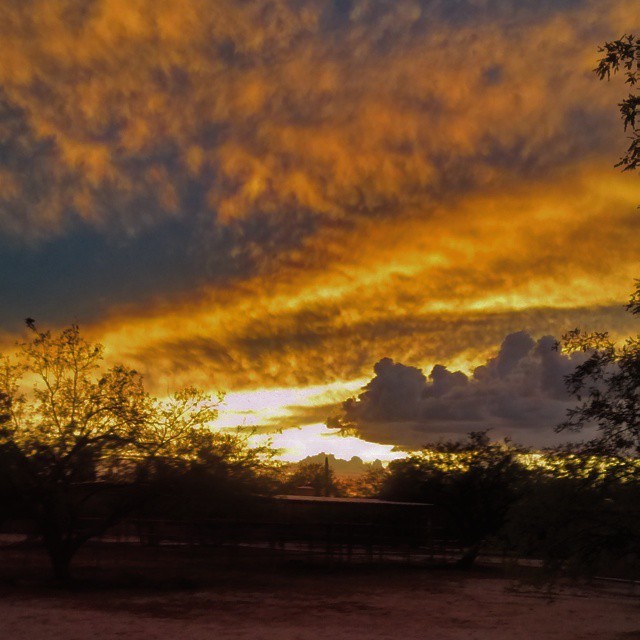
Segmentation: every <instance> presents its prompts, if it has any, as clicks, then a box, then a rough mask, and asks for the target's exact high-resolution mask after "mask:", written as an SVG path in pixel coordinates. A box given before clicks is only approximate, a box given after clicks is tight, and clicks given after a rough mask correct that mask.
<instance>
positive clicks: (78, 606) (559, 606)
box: [0, 571, 640, 640]
mask: <svg viewBox="0 0 640 640" xmlns="http://www.w3.org/2000/svg"><path fill="white" fill-rule="evenodd" d="M250 574H251V572H249V573H243V574H238V575H235V576H234V575H229V576H225V577H224V578H223V577H222V576H220V586H215V585H212V586H210V587H207V588H206V589H203V590H198V591H188V592H185V591H182V592H175V591H174V592H162V591H157V590H156V591H149V590H144V591H141V590H137V591H131V590H124V591H113V590H111V591H108V592H101V591H95V590H94V591H89V592H84V593H72V592H57V591H52V590H44V591H40V590H37V591H34V590H25V589H18V590H14V589H12V590H11V591H9V592H5V593H3V594H2V598H1V599H0V637H3V638H4V637H6V638H12V640H22V639H25V640H26V639H28V640H32V639H33V638H38V639H40V640H49V639H51V640H54V639H56V640H57V639H60V640H62V639H64V640H75V639H77V640H80V639H85V638H88V637H94V638H101V639H111V638H121V637H127V638H130V639H132V640H138V639H142V638H145V639H146V638H157V639H158V640H163V639H165V638H166V639H172V638H179V637H189V638H191V639H193V640H200V639H203V640H204V639H205V638H206V639H209V638H241V639H242V638H252V639H260V638H264V639H272V638H273V639H276V638H298V639H303V640H306V639H312V638H325V637H326V638H335V639H337V640H340V639H343V638H344V639H347V638H349V639H356V640H357V639H360V638H362V639H364V638H367V639H370V638H394V639H395V638H398V637H403V638H409V639H413V638H416V639H417V638H420V639H423V638H436V639H438V640H454V639H458V638H460V639H462V638H464V639H478V640H484V639H489V638H498V637H501V638H509V639H518V638H545V639H547V638H549V639H554V638H558V639H561V638H562V639H563V640H572V639H578V638H580V639H583V638H584V639H587V638H593V639H596V638H597V639H599V640H609V639H610V640H623V639H627V640H631V639H632V638H640V598H638V597H632V596H630V595H629V594H628V593H613V592H611V591H608V592H605V591H602V590H598V591H597V590H595V589H586V588H580V589H578V588H570V589H566V590H563V591H561V592H560V593H556V594H554V595H553V597H552V598H550V597H549V596H547V595H545V594H544V593H541V592H539V591H535V590H532V589H529V588H526V587H516V586H515V584H514V583H513V582H510V581H508V580H504V579H501V578H495V577H485V576H478V575H476V576H466V577H462V576H458V575H455V574H453V575H452V574H447V573H440V572H419V571H415V572H414V571H390V572H380V573H376V572H372V573H368V572H367V573H347V574H344V573H338V574H335V573H329V574H326V573H319V574H317V575H314V576H313V577H312V576H309V575H305V576H302V575H300V574H296V573H294V574H290V573H286V574H278V575H271V576H269V575H265V574H261V575H253V576H252V575H250ZM223 585H224V586H223Z"/></svg>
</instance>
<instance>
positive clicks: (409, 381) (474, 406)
mask: <svg viewBox="0 0 640 640" xmlns="http://www.w3.org/2000/svg"><path fill="white" fill-rule="evenodd" d="M555 343H556V341H555V339H554V338H552V337H551V336H545V337H543V338H540V339H539V340H537V341H536V340H533V339H532V338H531V336H530V335H529V334H528V333H526V332H524V331H520V332H517V333H512V334H510V335H508V336H507V337H506V338H505V339H504V341H503V342H502V345H501V347H500V350H499V352H498V354H497V356H495V357H494V358H491V359H489V360H488V361H487V363H486V364H485V365H482V366H480V367H478V368H476V369H475V370H474V371H473V374H472V375H471V376H470V377H467V376H465V375H464V374H463V373H461V372H459V371H457V372H452V371H449V370H448V369H447V368H446V367H443V366H442V365H436V366H435V367H433V369H432V370H431V373H430V374H429V376H428V377H427V376H425V375H424V373H423V372H422V371H421V370H420V369H418V368H416V367H411V366H407V365H404V364H401V363H398V362H394V361H393V360H391V359H390V358H383V359H382V360H380V361H379V362H378V363H377V364H376V365H375V367H374V373H375V376H374V377H373V378H372V380H371V381H370V382H369V383H368V384H367V385H366V386H365V387H364V389H363V391H362V393H360V394H359V395H358V396H357V397H354V398H351V399H349V400H347V401H346V402H345V403H344V404H343V407H342V419H343V420H344V421H345V422H346V424H351V425H355V427H356V428H357V431H358V433H359V434H360V435H361V436H362V437H364V438H365V439H367V440H372V441H375V442H393V443H400V444H405V445H409V446H417V445H420V444H422V443H425V442H431V441H435V440H437V439H442V438H447V437H459V436H463V435H464V434H465V433H467V432H469V431H472V430H476V431H477V430H482V429H491V430H492V432H491V433H492V436H494V437H504V436H511V437H513V438H514V439H515V440H516V441H518V442H521V443H524V444H528V445H537V446H544V445H548V444H551V443H552V442H555V441H557V440H558V436H557V435H555V434H554V433H553V427H554V426H555V425H556V424H558V423H559V422H561V421H562V419H563V417H564V416H565V413H566V410H567V408H569V407H570V406H572V404H573V403H574V401H572V399H571V398H570V396H569V395H568V394H567V392H566V390H565V388H564V382H563V381H564V376H566V375H568V374H569V373H570V372H571V371H572V370H573V369H574V368H575V366H576V364H577V363H578V362H580V361H581V359H582V358H583V356H582V355H579V354H577V355H573V356H567V355H564V354H562V353H560V352H559V351H558V350H556V349H555ZM565 437H566V436H565Z"/></svg>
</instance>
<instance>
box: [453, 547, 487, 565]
mask: <svg viewBox="0 0 640 640" xmlns="http://www.w3.org/2000/svg"><path fill="white" fill-rule="evenodd" d="M480 545H481V543H479V542H478V543H476V544H472V545H471V546H470V547H468V548H467V550H466V551H465V552H464V553H463V554H462V557H461V558H460V560H458V561H457V562H456V566H457V567H459V568H460V569H471V567H472V566H473V563H474V562H475V561H476V558H477V557H478V554H479V553H480Z"/></svg>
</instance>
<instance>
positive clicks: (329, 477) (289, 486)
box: [282, 462, 340, 496]
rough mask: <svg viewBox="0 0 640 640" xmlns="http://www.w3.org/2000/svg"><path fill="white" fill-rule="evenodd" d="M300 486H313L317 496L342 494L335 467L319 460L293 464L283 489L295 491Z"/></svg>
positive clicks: (285, 477) (314, 493) (286, 475)
mask: <svg viewBox="0 0 640 640" xmlns="http://www.w3.org/2000/svg"><path fill="white" fill-rule="evenodd" d="M300 487H312V488H313V495H315V496H337V495H340V487H339V484H338V482H337V481H336V477H335V474H334V472H333V469H331V468H327V467H325V465H324V464H320V463H317V462H308V463H303V464H296V465H292V466H291V468H290V470H289V473H287V474H285V476H284V479H283V483H282V490H283V491H285V492H288V491H293V490H295V489H299V488H300Z"/></svg>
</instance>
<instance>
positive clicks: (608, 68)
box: [595, 34, 640, 171]
mask: <svg viewBox="0 0 640 640" xmlns="http://www.w3.org/2000/svg"><path fill="white" fill-rule="evenodd" d="M598 51H599V52H600V53H604V54H605V55H604V56H603V57H602V58H601V59H600V62H599V64H598V66H597V67H596V69H595V72H596V74H597V75H598V77H599V78H600V79H601V80H602V79H604V78H607V79H609V78H610V77H611V74H616V73H618V72H619V71H623V72H624V75H625V82H626V84H628V85H629V87H630V88H631V89H632V90H634V89H636V88H637V86H638V83H639V82H640V38H637V37H635V36H633V35H631V34H630V35H624V36H622V38H620V39H618V40H613V41H611V42H605V43H604V45H603V46H602V47H600V48H599V50H598ZM618 107H619V109H620V115H621V117H622V121H623V123H624V129H625V131H630V132H631V143H630V144H629V147H628V149H627V151H626V153H625V155H624V156H623V157H622V158H621V159H620V162H618V164H617V165H616V166H618V167H623V170H624V171H629V170H632V169H637V168H638V166H640V127H639V126H638V124H637V123H638V119H639V112H640V94H638V93H637V91H636V92H635V93H634V92H631V93H629V95H628V96H627V97H626V98H625V99H624V100H623V101H622V102H621V103H620V104H619V105H618Z"/></svg>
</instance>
